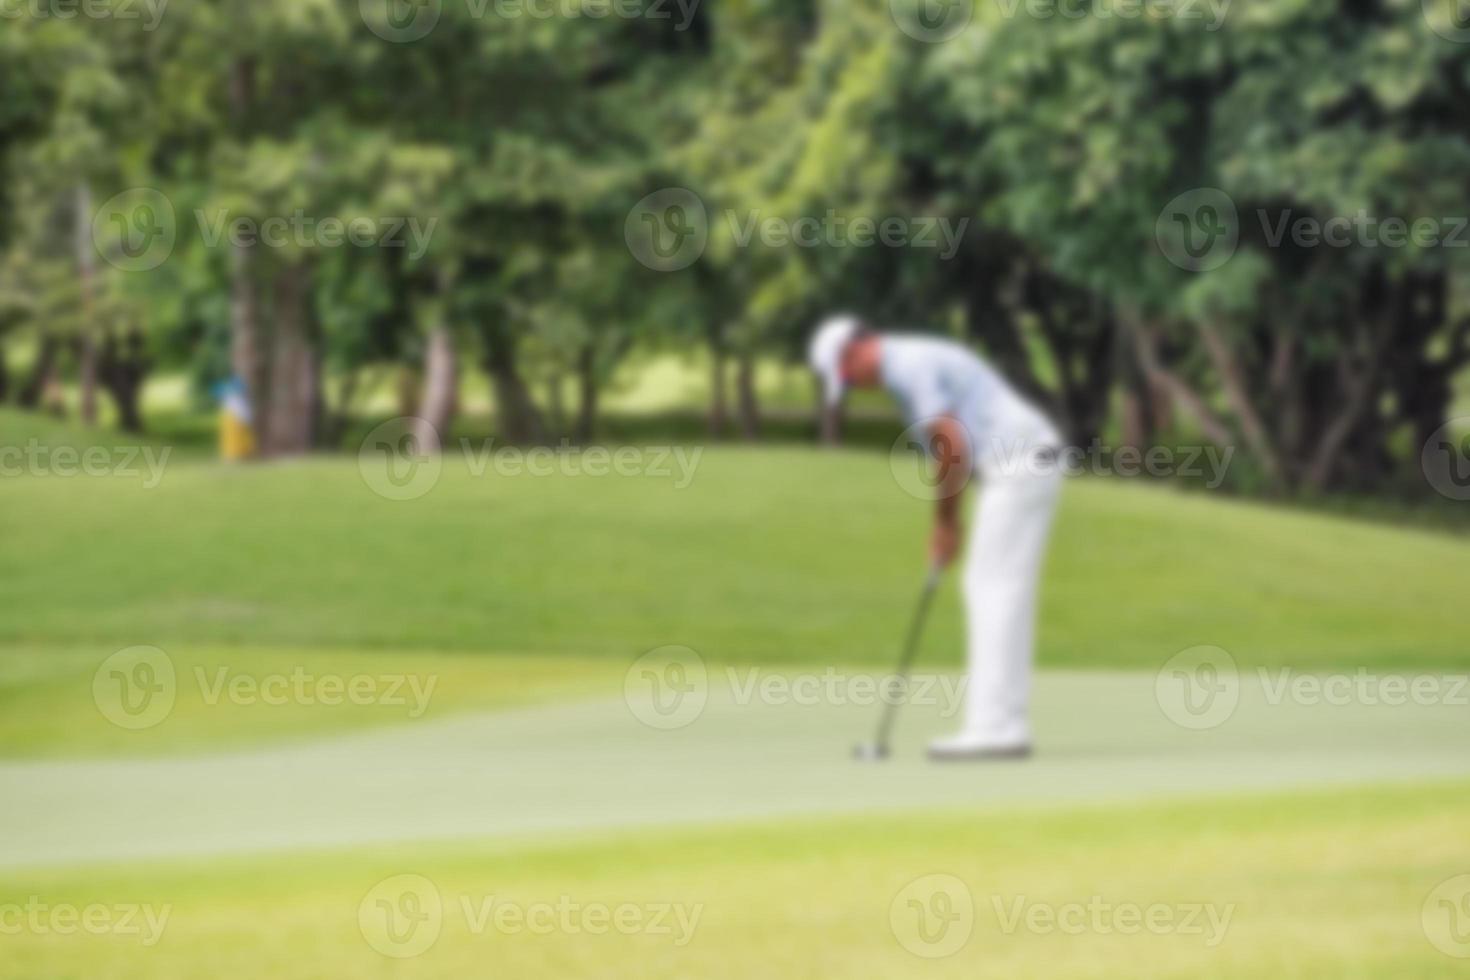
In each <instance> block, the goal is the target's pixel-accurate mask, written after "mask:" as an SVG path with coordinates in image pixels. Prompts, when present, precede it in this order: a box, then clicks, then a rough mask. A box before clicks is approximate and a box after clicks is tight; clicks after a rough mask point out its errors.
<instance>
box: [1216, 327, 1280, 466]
mask: <svg viewBox="0 0 1470 980" xmlns="http://www.w3.org/2000/svg"><path fill="white" fill-rule="evenodd" d="M1199 329H1200V335H1201V336H1202V337H1203V338H1204V341H1205V350H1206V351H1207V352H1208V353H1209V355H1210V360H1211V362H1212V363H1213V364H1214V365H1215V371H1216V372H1217V373H1218V374H1219V375H1220V383H1221V387H1222V388H1223V389H1224V391H1225V399H1226V401H1228V402H1229V403H1230V410H1231V411H1232V412H1234V413H1235V417H1236V418H1237V419H1239V420H1240V427H1241V431H1242V432H1243V433H1244V434H1245V440H1246V442H1247V443H1249V444H1250V447H1251V451H1252V452H1253V453H1255V456H1256V458H1257V459H1258V460H1260V463H1261V466H1262V468H1263V469H1264V470H1265V471H1266V478H1267V479H1269V480H1270V481H1271V483H1272V484H1273V485H1274V486H1275V487H1276V488H1277V489H1281V488H1282V486H1283V479H1284V476H1285V474H1284V472H1283V470H1282V467H1281V459H1280V457H1279V456H1278V455H1277V453H1276V447H1275V445H1274V444H1273V443H1272V442H1271V437H1270V435H1269V434H1268V433H1267V432H1266V426H1265V423H1264V422H1262V420H1261V416H1260V413H1258V412H1257V411H1256V407H1255V405H1254V404H1252V402H1251V397H1250V392H1249V390H1248V389H1247V387H1246V380H1245V374H1244V372H1243V371H1242V370H1241V367H1240V363H1239V361H1238V360H1236V357H1235V352H1234V351H1233V350H1231V349H1230V343H1229V341H1227V340H1226V339H1225V336H1224V334H1222V333H1221V332H1220V329H1219V327H1218V326H1216V325H1215V324H1214V323H1211V322H1208V321H1206V322H1203V323H1201V324H1200V328H1199Z"/></svg>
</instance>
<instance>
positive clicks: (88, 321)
mask: <svg viewBox="0 0 1470 980" xmlns="http://www.w3.org/2000/svg"><path fill="white" fill-rule="evenodd" d="M72 224H73V230H74V233H75V236H76V237H75V245H76V257H77V280H78V283H79V285H80V286H81V294H82V318H81V324H80V329H79V331H78V334H77V386H78V388H79V389H80V395H81V419H82V424H83V425H96V424H97V340H96V336H95V333H94V332H95V331H96V329H97V260H96V252H95V251H94V250H95V248H96V246H95V245H93V243H92V188H91V185H89V184H88V183H87V182H86V181H82V182H81V183H80V184H78V185H77V191H76V214H75V215H73V217H72Z"/></svg>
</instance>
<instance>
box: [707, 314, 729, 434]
mask: <svg viewBox="0 0 1470 980" xmlns="http://www.w3.org/2000/svg"><path fill="white" fill-rule="evenodd" d="M709 349H710V379H709V383H710V399H709V434H710V435H711V436H712V437H713V438H716V439H719V438H722V437H723V436H724V435H725V429H726V428H727V427H728V426H729V424H730V393H729V371H728V370H727V369H726V368H727V362H728V360H729V358H728V356H727V355H726V351H725V344H724V342H723V341H721V340H720V339H719V338H718V337H715V338H712V339H711V340H710V348H709Z"/></svg>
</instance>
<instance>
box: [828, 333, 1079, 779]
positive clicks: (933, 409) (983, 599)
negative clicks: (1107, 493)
mask: <svg viewBox="0 0 1470 980" xmlns="http://www.w3.org/2000/svg"><path fill="white" fill-rule="evenodd" d="M809 356H810V361H811V367H812V370H813V371H815V372H816V373H817V376H818V377H819V378H820V379H821V382H822V386H823V390H824V393H825V399H826V404H827V408H828V410H829V411H830V410H832V409H833V408H835V407H836V406H837V405H838V404H839V403H840V402H841V401H842V396H843V393H844V392H845V391H846V389H847V388H849V387H858V388H876V387H879V386H882V387H885V388H887V389H888V390H889V391H890V392H891V393H892V394H893V395H894V396H895V397H896V398H897V399H898V401H899V402H900V404H901V405H902V407H903V409H904V413H905V414H906V415H907V417H908V420H909V422H910V423H911V424H912V425H914V426H916V427H919V429H920V431H922V432H923V438H924V439H925V440H926V443H927V444H926V446H925V448H926V449H928V451H929V453H930V455H931V456H932V457H933V459H934V460H935V463H936V474H935V476H936V480H937V487H936V492H937V496H938V504H937V507H936V510H935V521H934V531H933V538H932V541H931V543H930V558H931V560H932V561H933V562H934V564H935V566H936V567H940V568H943V567H947V566H948V565H950V564H951V563H952V562H953V561H954V559H955V557H956V555H957V554H958V553H959V549H960V532H961V527H960V519H961V518H960V505H961V501H962V497H963V494H964V490H965V488H966V487H967V486H968V485H969V483H970V480H971V478H972V476H976V475H978V476H979V477H980V479H981V490H980V502H979V506H978V509H977V513H976V521H975V530H974V533H973V534H972V535H971V538H970V552H969V557H968V560H967V561H966V564H965V575H964V598H965V614H966V621H967V631H968V641H969V642H968V645H969V669H970V677H969V693H968V698H967V701H966V705H965V726H964V728H963V729H962V730H961V731H960V732H959V733H958V734H956V735H953V736H951V737H949V738H944V739H940V740H939V741H936V742H934V743H933V744H932V745H931V746H930V747H929V755H930V757H931V758H934V759H941V760H964V759H1019V758H1025V757H1026V756H1029V755H1030V754H1031V726H1030V721H1029V717H1028V710H1029V702H1030V695H1031V666H1032V660H1033V656H1034V648H1035V632H1036V625H1035V624H1036V599H1037V589H1038V587H1039V585H1040V579H1041V568H1042V560H1043V558H1044V556H1045V551H1046V543H1047V536H1048V533H1049V531H1050V528H1051V520H1052V513H1053V511H1054V510H1055V509H1056V501H1057V496H1058V490H1059V488H1060V486H1061V474H1060V468H1059V466H1058V465H1057V453H1058V451H1059V450H1060V449H1061V448H1062V440H1061V437H1060V436H1059V435H1058V433H1057V431H1056V429H1055V428H1053V426H1052V424H1051V423H1050V422H1048V421H1047V419H1046V417H1045V416H1044V415H1042V413H1041V412H1040V411H1038V410H1037V409H1036V408H1034V407H1033V406H1031V405H1030V404H1029V403H1027V402H1026V400H1025V399H1023V398H1022V397H1021V396H1020V395H1018V394H1017V393H1016V392H1015V391H1014V390H1013V389H1012V388H1011V387H1010V386H1009V385H1008V384H1006V382H1005V380H1004V379H1003V378H1002V377H1001V376H1000V375H999V374H998V373H997V372H996V371H995V370H994V369H993V368H992V367H990V365H988V364H986V363H985V362H984V361H983V360H981V359H980V358H979V357H977V356H976V355H975V354H974V353H972V352H971V351H970V350H969V349H967V348H965V347H963V346H961V345H959V344H957V343H953V342H952V341H948V340H943V339H940V338H937V337H925V336H919V335H904V334H880V333H875V332H874V331H873V330H871V329H869V327H868V326H867V325H866V324H864V323H863V322H862V321H860V320H858V319H856V318H853V317H846V316H844V317H834V318H832V319H829V320H827V321H826V322H825V323H823V324H822V325H821V326H820V327H818V328H817V332H816V334H815V335H814V336H813V337H812V341H811V348H810V352H809Z"/></svg>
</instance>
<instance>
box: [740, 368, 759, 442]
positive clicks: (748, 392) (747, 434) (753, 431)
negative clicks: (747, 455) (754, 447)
mask: <svg viewBox="0 0 1470 980" xmlns="http://www.w3.org/2000/svg"><path fill="white" fill-rule="evenodd" d="M735 385H736V397H737V398H738V399H739V409H740V435H741V437H742V438H745V439H747V440H751V441H754V440H756V439H759V438H760V434H761V406H760V399H759V396H758V395H757V394H756V390H755V354H754V353H752V352H751V351H742V352H741V354H740V367H739V370H738V372H737V374H736V376H735Z"/></svg>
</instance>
